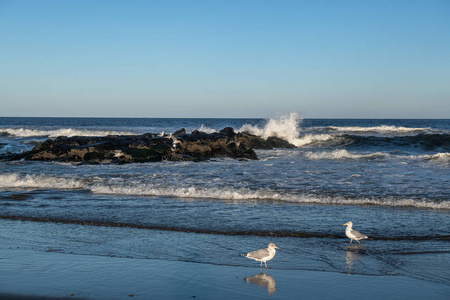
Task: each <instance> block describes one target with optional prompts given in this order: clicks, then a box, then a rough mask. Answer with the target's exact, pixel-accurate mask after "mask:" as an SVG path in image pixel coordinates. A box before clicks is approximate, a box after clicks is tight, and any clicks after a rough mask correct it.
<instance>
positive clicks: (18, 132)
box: [0, 128, 135, 138]
mask: <svg viewBox="0 0 450 300" xmlns="http://www.w3.org/2000/svg"><path fill="white" fill-rule="evenodd" d="M0 133H6V134H9V135H11V136H16V137H32V136H48V137H50V138H53V137H58V136H67V137H71V136H107V135H133V134H135V133H132V132H126V131H101V130H87V129H72V128H61V129H57V130H37V129H27V128H3V129H0Z"/></svg>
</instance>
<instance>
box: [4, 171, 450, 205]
mask: <svg viewBox="0 0 450 300" xmlns="http://www.w3.org/2000/svg"><path fill="white" fill-rule="evenodd" d="M0 188H35V189H84V190H87V191H90V192H92V193H95V194H105V195H136V196H150V197H151V196H154V197H176V198H196V199H218V200H273V201H283V202H293V203H304V204H324V205H377V206H410V207H417V208H428V209H442V210H450V201H427V200H418V199H397V198H352V199H349V198H345V197H341V196H333V197H327V196H316V195H308V194H296V193H287V192H278V191H275V190H272V189H267V188H264V189H257V190H253V189H248V188H234V187H196V186H188V187H171V186H162V185H152V184H149V183H147V182H123V181H120V183H117V180H116V179H111V180H107V179H106V180H105V179H101V178H95V179H94V180H93V179H92V178H89V179H88V178H80V179H78V178H66V177H59V176H49V175H24V176H23V175H20V174H17V173H12V174H2V175H0Z"/></svg>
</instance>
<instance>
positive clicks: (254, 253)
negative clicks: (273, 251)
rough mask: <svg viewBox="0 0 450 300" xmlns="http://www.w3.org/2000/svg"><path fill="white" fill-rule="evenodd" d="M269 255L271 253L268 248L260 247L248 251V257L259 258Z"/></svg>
mask: <svg viewBox="0 0 450 300" xmlns="http://www.w3.org/2000/svg"><path fill="white" fill-rule="evenodd" d="M269 255H270V253H269V250H267V249H259V250H256V251H252V252H249V253H247V257H253V258H258V259H261V258H264V257H266V256H269Z"/></svg>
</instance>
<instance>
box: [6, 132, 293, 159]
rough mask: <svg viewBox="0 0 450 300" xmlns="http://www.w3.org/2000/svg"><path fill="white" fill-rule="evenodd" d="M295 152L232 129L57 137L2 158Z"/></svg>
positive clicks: (249, 155) (278, 141) (242, 156)
mask: <svg viewBox="0 0 450 300" xmlns="http://www.w3.org/2000/svg"><path fill="white" fill-rule="evenodd" d="M274 147H275V148H294V147H295V146H294V145H292V144H289V143H288V142H286V141H284V140H282V139H280V138H276V137H273V138H268V139H267V140H264V139H262V138H261V137H258V136H255V135H252V134H250V133H247V132H243V133H238V134H236V133H235V132H234V130H233V128H231V127H227V128H224V129H222V130H221V131H219V132H215V133H210V134H208V133H205V132H201V131H198V130H196V131H193V132H192V133H191V134H187V133H186V131H185V129H184V128H183V129H181V130H178V131H176V132H175V133H174V134H173V135H163V136H160V135H156V134H151V133H146V134H143V135H131V136H112V135H110V136H106V137H78V136H74V137H63V136H61V137H57V138H55V139H48V140H46V141H45V142H43V143H41V144H39V145H37V146H35V147H34V148H33V149H32V150H31V151H27V152H24V153H20V154H10V155H2V156H0V159H7V160H19V159H25V160H43V161H63V162H84V163H93V164H97V163H118V164H124V163H137V162H156V161H163V160H171V161H182V160H188V161H202V160H208V159H211V158H215V157H231V158H235V159H240V160H246V159H258V157H257V156H256V153H255V151H254V150H253V149H255V148H257V149H272V148H274Z"/></svg>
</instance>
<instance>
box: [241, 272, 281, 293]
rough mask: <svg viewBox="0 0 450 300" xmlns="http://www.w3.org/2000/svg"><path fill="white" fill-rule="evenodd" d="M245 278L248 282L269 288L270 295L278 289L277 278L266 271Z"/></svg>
mask: <svg viewBox="0 0 450 300" xmlns="http://www.w3.org/2000/svg"><path fill="white" fill-rule="evenodd" d="M244 280H245V281H246V282H247V283H251V284H254V285H257V286H262V287H265V288H267V293H268V294H269V295H271V294H273V293H274V292H275V290H276V287H275V280H274V279H273V277H272V276H270V275H268V274H266V273H265V272H264V273H262V272H261V273H259V274H255V275H253V276H249V277H245V278H244Z"/></svg>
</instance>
